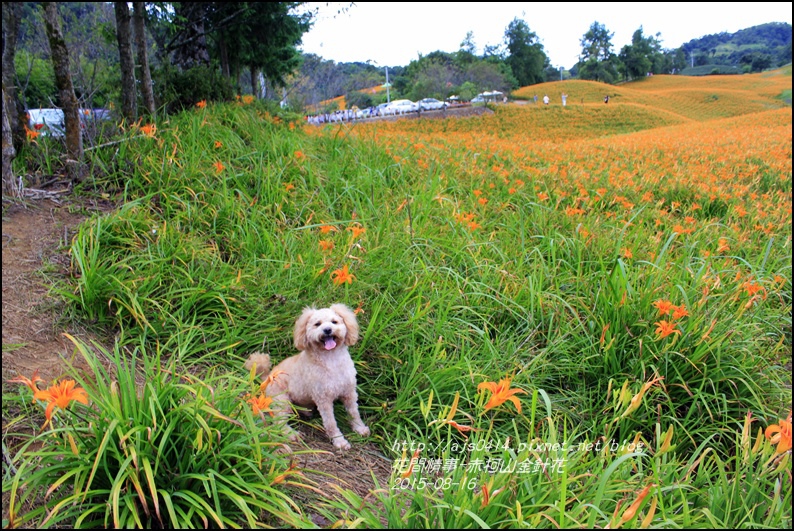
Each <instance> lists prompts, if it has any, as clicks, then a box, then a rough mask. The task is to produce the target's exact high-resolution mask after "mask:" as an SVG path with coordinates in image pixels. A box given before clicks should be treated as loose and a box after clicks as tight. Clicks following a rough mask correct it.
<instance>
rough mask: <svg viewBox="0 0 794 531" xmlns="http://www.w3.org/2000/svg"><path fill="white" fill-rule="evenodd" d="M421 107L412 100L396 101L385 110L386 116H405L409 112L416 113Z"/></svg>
mask: <svg viewBox="0 0 794 531" xmlns="http://www.w3.org/2000/svg"><path fill="white" fill-rule="evenodd" d="M418 110H419V106H418V105H417V104H416V103H414V102H412V101H411V100H394V101H393V102H391V103H390V104H389V105H388V106H387V107H386V109H385V111H386V114H392V115H395V114H405V113H407V112H416V111H418Z"/></svg>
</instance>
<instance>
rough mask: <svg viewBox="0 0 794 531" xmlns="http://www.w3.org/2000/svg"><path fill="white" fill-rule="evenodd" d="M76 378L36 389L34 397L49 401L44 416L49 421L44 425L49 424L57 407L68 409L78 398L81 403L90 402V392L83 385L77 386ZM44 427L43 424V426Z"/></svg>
mask: <svg viewBox="0 0 794 531" xmlns="http://www.w3.org/2000/svg"><path fill="white" fill-rule="evenodd" d="M74 385H75V382H74V380H64V381H62V382H61V383H55V384H53V385H51V386H50V387H49V389H43V390H40V391H36V394H35V395H34V398H36V399H37V400H44V401H45V402H49V405H48V406H47V409H46V410H45V411H44V416H45V417H46V418H47V422H45V423H44V426H46V425H47V424H49V422H50V421H51V420H52V413H53V410H54V409H55V407H56V406H57V407H59V408H61V409H66V408H67V407H68V406H69V404H70V403H71V402H72V400H77V401H78V402H80V403H81V404H86V405H87V404H88V394H87V393H86V392H85V389H83V388H82V387H75V386H74ZM42 428H43V426H42Z"/></svg>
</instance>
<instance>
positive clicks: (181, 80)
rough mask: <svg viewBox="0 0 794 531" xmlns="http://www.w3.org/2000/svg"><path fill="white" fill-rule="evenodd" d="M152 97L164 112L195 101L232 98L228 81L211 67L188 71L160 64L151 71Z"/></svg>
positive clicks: (183, 106) (181, 108)
mask: <svg viewBox="0 0 794 531" xmlns="http://www.w3.org/2000/svg"><path fill="white" fill-rule="evenodd" d="M152 77H153V79H154V89H155V97H156V98H157V101H158V103H159V105H161V106H164V107H165V110H166V112H167V113H169V114H171V113H174V112H178V111H181V110H183V109H188V108H190V107H192V106H193V105H194V104H196V103H197V102H199V101H202V100H206V101H228V100H231V99H232V98H233V97H234V89H233V87H232V84H231V82H230V81H229V80H228V79H226V78H225V77H223V75H222V74H221V72H220V70H219V69H218V68H216V67H214V66H196V67H193V68H190V69H188V70H184V71H183V70H179V69H178V68H176V67H174V66H172V65H169V64H164V65H163V66H161V67H160V68H159V69H158V70H156V71H155V72H153V73H152Z"/></svg>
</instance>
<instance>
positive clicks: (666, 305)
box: [653, 299, 675, 315]
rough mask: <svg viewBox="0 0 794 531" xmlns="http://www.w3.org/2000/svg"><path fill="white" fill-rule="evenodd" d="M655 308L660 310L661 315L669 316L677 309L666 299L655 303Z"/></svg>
mask: <svg viewBox="0 0 794 531" xmlns="http://www.w3.org/2000/svg"><path fill="white" fill-rule="evenodd" d="M653 307H654V308H656V309H658V310H659V315H667V314H668V313H670V311H671V310H673V309H674V308H675V306H674V305H673V303H672V302H670V301H668V300H666V299H659V300H656V301H654V303H653Z"/></svg>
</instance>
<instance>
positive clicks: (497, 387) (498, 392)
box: [477, 378, 526, 413]
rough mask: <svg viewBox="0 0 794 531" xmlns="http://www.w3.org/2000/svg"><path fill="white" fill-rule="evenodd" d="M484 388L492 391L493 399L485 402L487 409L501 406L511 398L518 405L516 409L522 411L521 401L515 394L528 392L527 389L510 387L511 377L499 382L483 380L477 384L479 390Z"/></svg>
mask: <svg viewBox="0 0 794 531" xmlns="http://www.w3.org/2000/svg"><path fill="white" fill-rule="evenodd" d="M482 389H487V390H489V391H490V392H491V393H492V395H491V399H490V400H489V401H488V403H487V404H485V409H486V410H489V409H491V408H495V407H497V406H500V405H502V404H504V403H505V402H506V401H508V400H510V401H511V402H512V403H513V404H514V405H515V406H516V410H518V412H519V413H521V401H520V400H519V399H518V397H517V396H514V395H516V394H518V393H524V394H526V391H524V390H523V389H510V378H502V379H501V380H499V383H496V382H481V383H480V384H479V385H478V386H477V391H481V390H482Z"/></svg>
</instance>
